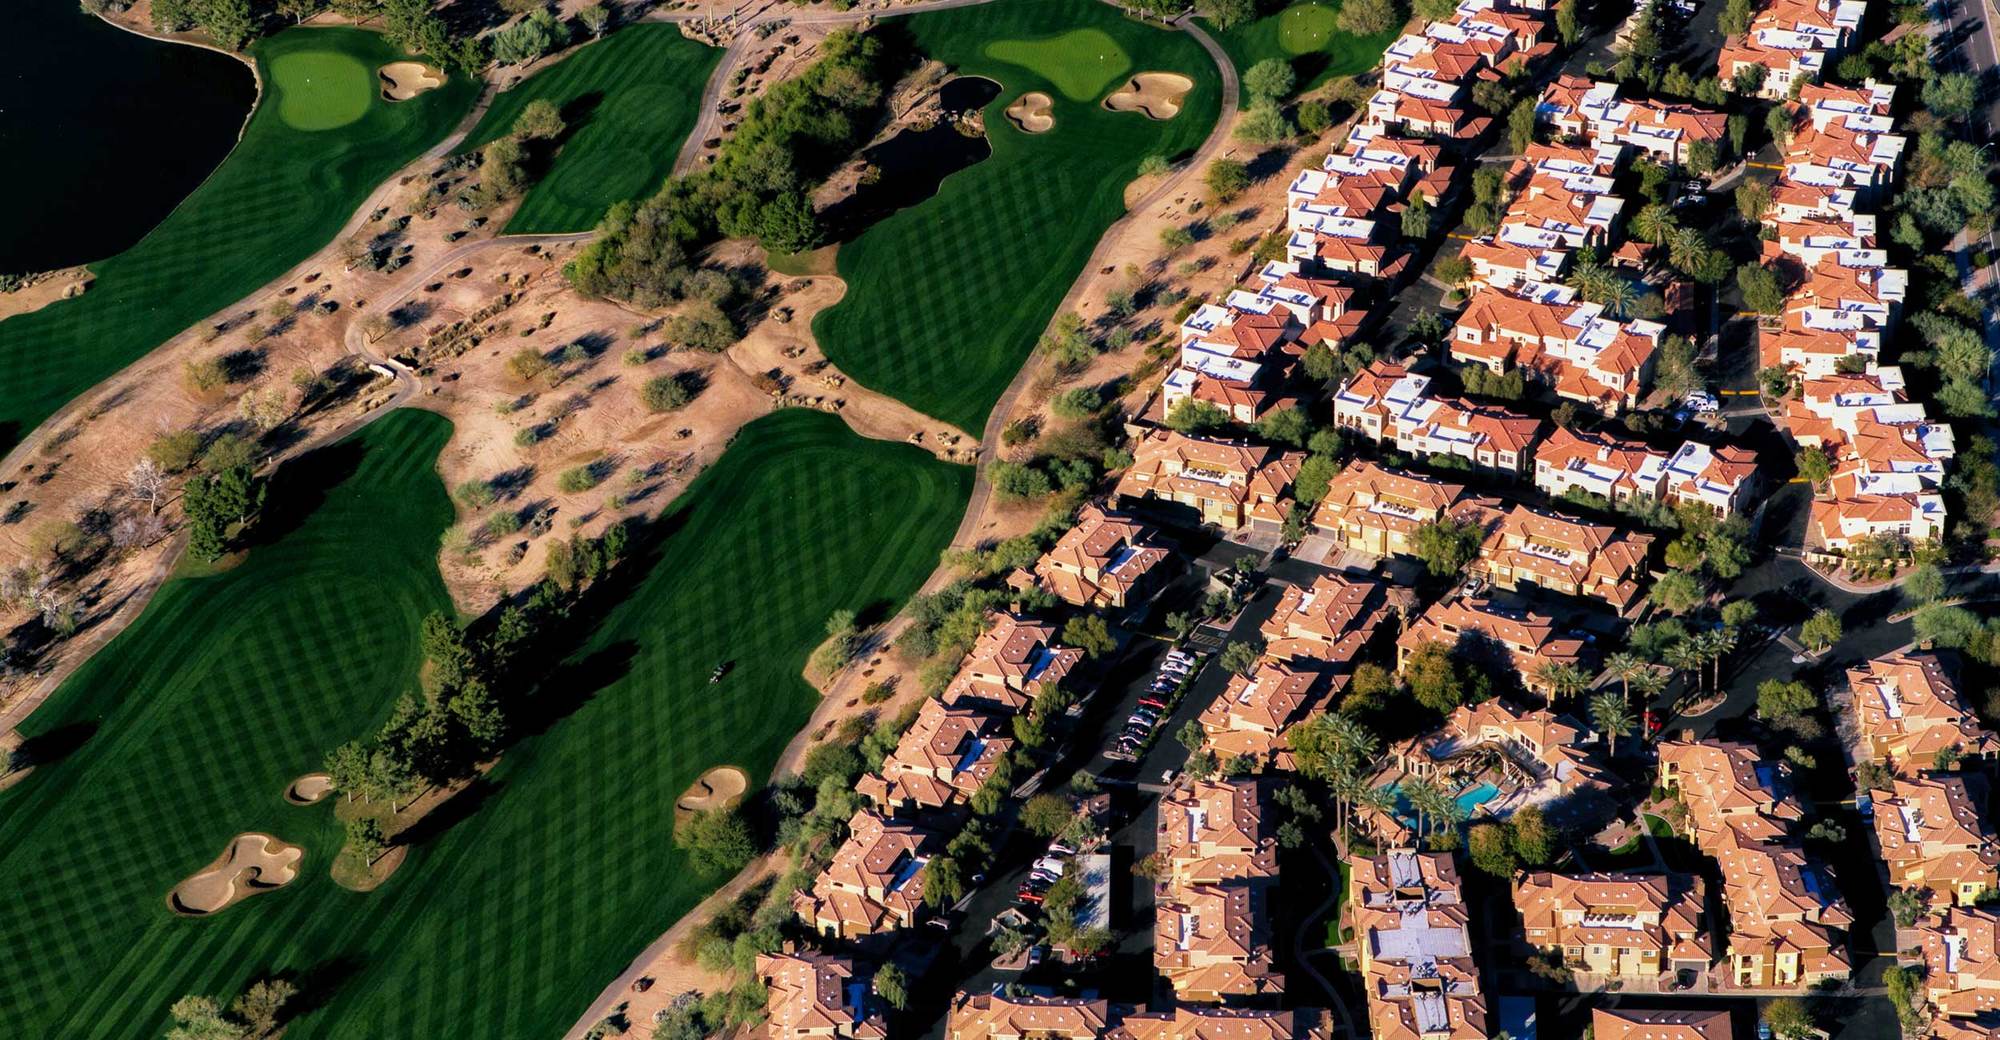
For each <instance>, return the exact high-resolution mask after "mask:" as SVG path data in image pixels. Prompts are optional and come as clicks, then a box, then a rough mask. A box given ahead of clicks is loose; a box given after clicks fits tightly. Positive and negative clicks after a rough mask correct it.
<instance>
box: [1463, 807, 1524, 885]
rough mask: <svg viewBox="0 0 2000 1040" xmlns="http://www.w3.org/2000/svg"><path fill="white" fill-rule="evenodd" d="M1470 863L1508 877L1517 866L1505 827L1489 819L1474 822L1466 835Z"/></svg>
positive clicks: (1496, 874) (1496, 875)
mask: <svg viewBox="0 0 2000 1040" xmlns="http://www.w3.org/2000/svg"><path fill="white" fill-rule="evenodd" d="M1466 848H1467V850H1468V851H1469V852H1470V853H1471V855H1472V865H1473V866H1475V867H1478V868H1479V869H1480V870H1482V871H1484V872H1486V873H1488V874H1491V875H1493V876H1494V877H1497V878H1510V877H1513V876H1514V870H1515V868H1516V867H1517V866H1518V864H1517V863H1515V862H1514V850H1513V848H1512V846H1511V845H1509V843H1508V841H1507V828H1506V827H1504V826H1502V825H1501V824H1498V823H1493V822H1491V821H1488V822H1484V823H1475V824H1473V825H1472V829H1471V831H1470V832H1469V833H1468V834H1467V835H1466Z"/></svg>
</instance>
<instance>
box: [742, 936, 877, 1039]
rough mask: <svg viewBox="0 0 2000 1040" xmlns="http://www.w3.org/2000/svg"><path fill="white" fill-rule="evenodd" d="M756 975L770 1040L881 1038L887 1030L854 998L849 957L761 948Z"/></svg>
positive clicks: (863, 986)
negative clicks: (762, 987)
mask: <svg viewBox="0 0 2000 1040" xmlns="http://www.w3.org/2000/svg"><path fill="white" fill-rule="evenodd" d="M756 967H757V977H758V978H759V979H761V980H763V982H764V985H765V986H766V987H767V990H768V992H767V995H766V997H765V1001H764V1011H765V1014H766V1015H768V1016H769V1023H768V1027H767V1028H768V1029H769V1031H770V1034H771V1036H772V1038H773V1040H800V1038H803V1037H809V1036H817V1037H830V1036H840V1037H849V1038H853V1040H881V1038H882V1037H886V1036H887V1035H888V1028H887V1026H886V1025H885V1024H884V1023H883V1021H882V1016H881V1015H879V1014H874V1013H871V1012H870V1011H869V1010H868V1009H867V1007H866V1006H865V1004H858V1003H857V998H859V997H862V996H864V995H865V994H866V993H867V992H868V989H867V984H866V983H865V982H863V983H861V984H860V985H859V987H858V992H857V989H856V986H855V984H854V983H853V981H852V980H853V978H854V962H853V961H851V960H849V959H847V958H845V957H837V956H833V955H831V954H824V953H813V952H804V953H790V952H786V953H760V954H758V955H757V965H756Z"/></svg>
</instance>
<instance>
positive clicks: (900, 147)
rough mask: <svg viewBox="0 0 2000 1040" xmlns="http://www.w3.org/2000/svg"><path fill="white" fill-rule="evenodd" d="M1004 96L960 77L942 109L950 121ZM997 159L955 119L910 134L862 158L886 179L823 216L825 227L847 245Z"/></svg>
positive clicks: (943, 95)
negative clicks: (961, 129)
mask: <svg viewBox="0 0 2000 1040" xmlns="http://www.w3.org/2000/svg"><path fill="white" fill-rule="evenodd" d="M999 96H1000V84H998V83H995V82H993V81H992V80H990V79H982V78H980V77H978V76H960V77H959V78H957V79H954V80H951V81H950V82H948V83H946V84H945V85H944V86H942V87H939V88H938V104H939V106H940V107H942V108H943V109H944V113H945V115H947V116H953V115H958V114H960V113H964V112H975V111H978V110H979V109H982V108H985V107H986V105H987V103H988V102H991V101H992V100H993V99H994V98H996V97H999ZM992 154H993V147H992V146H991V145H989V144H987V143H986V138H985V137H983V136H982V137H967V136H965V135H964V134H962V133H959V132H958V128H957V127H956V126H955V125H954V124H953V123H952V122H951V121H950V120H949V119H940V120H938V121H937V123H936V124H935V125H933V126H932V127H931V128H930V129H928V130H917V129H909V130H904V131H903V132H901V133H899V134H897V135H896V136H894V137H891V138H890V139H888V140H887V141H884V142H882V143H881V144H878V145H876V146H875V147H873V148H870V149H868V150H866V151H864V152H862V153H861V156H862V158H864V159H867V160H868V161H869V162H870V163H872V164H873V165H874V167H875V169H876V170H877V171H878V172H879V173H880V174H881V175H880V176H879V177H877V178H876V179H875V180H874V181H872V182H870V183H867V184H863V185H862V186H861V187H860V188H858V189H856V190H855V192H854V194H852V195H849V196H848V197H847V198H845V199H842V200H841V201H839V202H837V203H835V204H833V205H831V206H828V207H827V208H826V209H825V210H822V211H821V212H820V215H819V216H820V222H821V225H822V226H823V227H825V228H826V231H827V234H828V236H829V237H830V238H832V239H833V240H834V241H838V242H845V241H847V240H848V239H851V238H853V237H854V236H856V235H858V234H860V233H861V232H862V231H863V230H865V229H867V227H868V226H869V225H870V224H873V223H875V222H876V221H878V220H881V219H882V218H883V217H886V216H888V215H889V214H891V213H894V212H896V211H897V210H899V209H904V208H906V207H909V206H914V205H916V204H917V203H919V202H922V201H924V200H925V199H927V198H930V197H931V196H932V195H935V194H937V189H938V185H939V184H941V183H943V182H944V179H945V178H946V177H949V176H951V175H952V174H954V173H957V172H958V171H960V170H963V169H965V168H966V167H968V166H971V165H973V164H974V163H979V162H984V161H985V160H986V157H987V156H989V155H992Z"/></svg>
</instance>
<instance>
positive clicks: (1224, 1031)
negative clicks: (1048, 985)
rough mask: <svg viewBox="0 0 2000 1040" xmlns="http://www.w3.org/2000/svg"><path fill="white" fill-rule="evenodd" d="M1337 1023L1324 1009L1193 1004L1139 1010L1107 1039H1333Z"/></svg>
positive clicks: (1109, 1034)
mask: <svg viewBox="0 0 2000 1040" xmlns="http://www.w3.org/2000/svg"><path fill="white" fill-rule="evenodd" d="M1332 1035H1333V1023H1332V1022H1331V1021H1329V1019H1328V1016H1327V1013H1326V1011H1325V1010H1324V1009H1320V1008H1288V1009H1286V1010H1283V1011H1272V1010H1265V1009H1260V1008H1236V1007H1192V1006H1188V1005H1182V1006H1180V1007H1177V1008H1174V1009H1173V1010H1171V1011H1136V1012H1133V1013H1132V1014H1129V1015H1126V1016H1125V1017H1124V1018H1123V1019H1122V1020H1120V1021H1119V1023H1118V1025H1117V1027H1116V1028H1114V1029H1113V1030H1112V1031H1111V1032H1110V1033H1108V1034H1106V1040H1329V1038H1330V1037H1331V1036H1332Z"/></svg>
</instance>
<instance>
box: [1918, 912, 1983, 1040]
mask: <svg viewBox="0 0 2000 1040" xmlns="http://www.w3.org/2000/svg"><path fill="white" fill-rule="evenodd" d="M1996 924H2000V919H1997V918H1995V917H1994V915H1993V913H1992V912H1991V911H1989V910H1984V909H1977V908H1972V907H1963V906H1959V907H1945V908H1943V910H1941V911H1940V912H1939V913H1938V914H1937V915H1935V916H1933V917H1930V918H1928V919H1926V920H1924V921H1921V922H1919V924H1918V927H1917V937H1918V948H1919V949H1920V950H1921V951H1922V952H1923V958H1924V983H1923V985H1924V993H1925V995H1926V996H1928V997H1929V998H1930V1000H1931V1002H1932V1003H1934V1004H1936V1005H1937V1006H1938V1008H1939V1009H1940V1010H1941V1011H1943V1012H1944V1013H1945V1014H1946V1015H1949V1016H1954V1017H1958V1016H1968V1017H1969V1016H1973V1015H1986V1014H1991V1013H1993V1012H1996V1011H2000V939H1996V935H1997V934H2000V929H1996Z"/></svg>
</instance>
